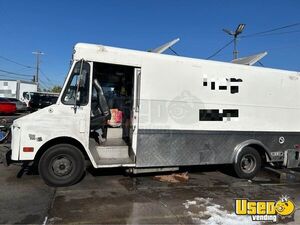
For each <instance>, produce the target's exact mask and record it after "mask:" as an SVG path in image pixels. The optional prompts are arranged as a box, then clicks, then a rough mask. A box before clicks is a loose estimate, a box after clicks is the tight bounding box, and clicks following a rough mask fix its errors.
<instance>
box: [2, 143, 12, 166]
mask: <svg viewBox="0 0 300 225" xmlns="http://www.w3.org/2000/svg"><path fill="white" fill-rule="evenodd" d="M1 163H3V164H4V166H9V164H10V163H11V148H10V144H2V145H0V164H1Z"/></svg>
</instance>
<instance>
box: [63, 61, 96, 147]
mask: <svg viewBox="0 0 300 225" xmlns="http://www.w3.org/2000/svg"><path fill="white" fill-rule="evenodd" d="M91 70H92V63H90V62H87V61H84V60H80V61H78V62H76V63H75V64H74V65H73V68H72V70H71V71H72V72H71V74H70V75H69V79H68V81H66V83H67V84H66V85H65V87H64V91H63V94H62V96H61V99H60V100H61V101H60V106H61V107H60V108H61V110H62V111H61V113H62V117H63V118H65V121H63V123H64V124H67V127H66V129H68V132H69V133H70V134H72V135H74V136H76V137H78V138H80V140H81V141H82V142H84V143H88V137H89V126H90V97H89V96H90V92H91V91H90V89H91V88H90V86H91V82H90V74H91Z"/></svg>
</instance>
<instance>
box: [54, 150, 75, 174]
mask: <svg viewBox="0 0 300 225" xmlns="http://www.w3.org/2000/svg"><path fill="white" fill-rule="evenodd" d="M50 169H51V171H52V172H53V174H54V175H55V176H58V177H64V176H67V175H69V174H70V173H71V172H72V171H73V160H72V158H70V157H69V156H67V155H59V156H57V157H55V158H53V160H52V161H51V163H50Z"/></svg>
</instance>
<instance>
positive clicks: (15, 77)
mask: <svg viewBox="0 0 300 225" xmlns="http://www.w3.org/2000/svg"><path fill="white" fill-rule="evenodd" d="M0 77H5V78H9V79H17V80H19V79H22V80H26V81H32V80H31V79H29V78H23V77H22V78H20V77H17V76H16V75H5V74H0Z"/></svg>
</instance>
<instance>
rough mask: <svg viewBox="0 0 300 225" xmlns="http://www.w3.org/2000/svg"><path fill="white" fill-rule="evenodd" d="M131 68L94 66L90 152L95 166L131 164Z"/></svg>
mask: <svg viewBox="0 0 300 225" xmlns="http://www.w3.org/2000/svg"><path fill="white" fill-rule="evenodd" d="M134 71H135V70H134V67H130V66H124V65H115V64H106V63H97V62H94V63H93V78H92V79H93V87H92V101H91V123H90V151H91V153H92V154H93V157H94V159H95V161H96V162H97V164H98V165H115V164H130V163H133V162H134V153H133V151H132V148H131V144H132V124H131V121H132V120H131V117H132V112H133V111H132V108H133V98H134V96H133V94H134V90H133V88H134Z"/></svg>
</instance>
